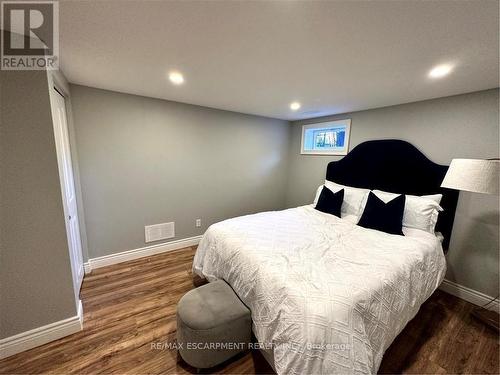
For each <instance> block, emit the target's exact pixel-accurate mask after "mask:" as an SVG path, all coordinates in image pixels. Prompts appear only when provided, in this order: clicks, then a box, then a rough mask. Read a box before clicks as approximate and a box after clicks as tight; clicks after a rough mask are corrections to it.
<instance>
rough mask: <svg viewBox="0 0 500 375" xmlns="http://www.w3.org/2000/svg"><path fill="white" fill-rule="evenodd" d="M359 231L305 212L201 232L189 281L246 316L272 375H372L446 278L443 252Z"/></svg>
mask: <svg viewBox="0 0 500 375" xmlns="http://www.w3.org/2000/svg"><path fill="white" fill-rule="evenodd" d="M404 232H405V236H398V235H390V234H386V233H383V232H379V231H376V230H371V229H365V228H362V227H359V226H357V225H355V224H354V223H353V221H352V220H345V219H340V218H337V217H335V216H332V215H328V214H325V213H322V212H319V211H317V210H315V209H314V208H313V207H312V206H303V207H297V208H292V209H288V210H284V211H273V212H263V213H259V214H255V215H248V216H242V217H237V218H234V219H229V220H226V221H222V222H220V223H217V224H214V225H212V226H210V227H209V228H208V230H207V231H206V233H205V235H204V236H203V238H202V239H201V242H200V244H199V246H198V250H197V252H196V255H195V258H194V263H193V271H194V272H195V273H196V274H198V275H200V276H202V277H205V278H207V279H208V280H209V281H213V280H216V279H224V280H225V281H227V282H228V283H229V284H230V285H231V287H232V288H233V290H234V291H235V292H236V293H237V295H238V296H239V298H240V299H241V300H242V301H243V303H245V304H246V305H247V306H248V307H249V308H250V310H251V312H252V321H253V330H254V333H255V336H256V338H257V340H258V343H259V344H258V345H259V346H260V348H261V349H267V350H268V351H270V352H271V354H272V358H273V359H274V363H272V365H273V367H274V368H275V370H276V372H277V373H278V374H305V373H314V374H333V373H342V374H345V373H363V374H368V373H376V372H377V370H378V368H379V366H380V362H381V360H382V356H383V354H384V352H385V350H386V349H387V348H388V347H389V345H390V344H391V343H392V341H393V340H394V338H395V337H396V336H397V335H398V334H399V332H400V331H401V330H402V329H403V328H404V327H405V325H406V324H407V323H408V321H410V320H411V319H412V318H413V317H414V316H415V315H416V313H417V312H418V309H419V307H420V305H421V304H422V303H423V302H424V301H425V300H426V299H427V298H428V297H429V296H430V295H431V294H432V293H433V292H434V290H435V289H436V288H437V287H438V286H439V284H440V283H441V282H442V280H443V278H444V274H445V271H446V263H445V259H444V255H443V251H442V248H441V242H440V240H439V238H437V237H436V236H434V235H432V234H430V233H426V232H423V231H419V230H407V229H405V230H404Z"/></svg>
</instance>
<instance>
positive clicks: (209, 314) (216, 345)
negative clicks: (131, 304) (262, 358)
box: [177, 280, 252, 369]
mask: <svg viewBox="0 0 500 375" xmlns="http://www.w3.org/2000/svg"><path fill="white" fill-rule="evenodd" d="M251 331H252V319H251V314H250V310H249V309H248V308H247V307H246V306H245V305H244V304H243V303H242V302H241V301H240V299H239V298H238V296H237V295H236V293H234V291H233V290H232V289H231V287H230V286H229V285H228V284H226V282H225V281H222V280H218V281H214V282H212V283H209V284H206V285H203V286H200V287H199V288H196V289H193V290H191V291H189V292H187V293H186V294H185V295H184V296H183V297H182V298H181V300H180V301H179V303H178V305H177V348H178V351H179V354H180V355H181V357H182V359H183V360H184V361H186V363H188V364H190V365H191V366H193V367H196V368H198V369H201V368H210V367H214V366H216V365H218V364H220V363H222V362H224V361H226V360H227V359H229V358H231V357H232V356H234V355H236V354H238V353H240V352H242V351H244V350H246V348H247V345H248V343H249V342H250V339H251Z"/></svg>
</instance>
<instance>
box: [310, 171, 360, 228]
mask: <svg viewBox="0 0 500 375" xmlns="http://www.w3.org/2000/svg"><path fill="white" fill-rule="evenodd" d="M323 186H326V187H327V188H328V189H330V190H331V191H333V192H334V193H336V192H337V191H339V190H342V189H344V202H343V203H342V208H341V217H345V216H347V215H354V216H356V217H357V218H358V220H359V217H360V216H361V214H362V213H363V209H364V207H365V204H366V199H367V198H368V193H369V192H370V190H369V189H360V188H355V187H350V186H344V185H340V184H337V183H335V182H332V181H328V180H326V181H325V185H322V186H320V187H319V188H318V190H317V191H316V199H315V200H314V204H316V202H317V201H318V198H319V194H320V193H321V188H322V187H323Z"/></svg>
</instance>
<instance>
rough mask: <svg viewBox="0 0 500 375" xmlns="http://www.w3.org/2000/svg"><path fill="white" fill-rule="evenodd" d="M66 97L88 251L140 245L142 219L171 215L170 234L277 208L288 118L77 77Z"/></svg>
mask: <svg viewBox="0 0 500 375" xmlns="http://www.w3.org/2000/svg"><path fill="white" fill-rule="evenodd" d="M71 95H72V106H73V116H74V122H75V130H76V144H77V148H78V157H79V167H80V175H81V189H82V195H83V206H84V210H85V224H86V228H87V239H88V252H89V257H90V258H95V257H99V256H103V255H108V254H113V253H116V252H121V251H125V250H130V249H135V248H139V247H143V246H146V245H148V244H145V242H144V226H145V225H150V224H156V223H163V222H169V221H174V222H175V230H176V237H175V238H174V240H175V239H183V238H187V237H191V236H196V235H200V234H202V233H203V232H204V231H205V230H206V228H207V227H208V226H209V225H210V224H212V223H214V222H217V221H220V220H223V219H226V218H230V217H234V216H239V215H244V214H248V213H254V212H258V211H263V210H274V209H282V208H284V206H285V194H284V192H285V186H286V176H287V156H288V142H289V123H288V122H286V121H280V120H273V119H268V118H263V117H257V116H249V115H244V114H239V113H234V112H226V111H220V110H215V109H208V108H203V107H198V106H192V105H186V104H180V103H174V102H168V101H164V100H158V99H151V98H146V97H140V96H135V95H127V94H120V93H116V92H111V91H105V90H99V89H94V88H89V87H84V86H77V85H71ZM197 218H201V220H202V227H201V228H196V227H195V219H197ZM151 244H154V243H151Z"/></svg>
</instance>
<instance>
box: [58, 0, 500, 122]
mask: <svg viewBox="0 0 500 375" xmlns="http://www.w3.org/2000/svg"><path fill="white" fill-rule="evenodd" d="M498 6H499V3H498V1H496V0H493V1H488V0H482V1H440V2H438V1H388V2H385V1H371V2H357V1H345V2H343V1H314V2H312V1H307V2H306V1H300V2H298V1H275V2H274V1H273V2H271V1H268V2H263V1H246V2H242V1H241V2H240V1H238V2H237V1H205V2H201V1H183V2H176V1H133V2H131V1H128V2H125V1H92V2H91V1H62V2H61V3H60V43H61V45H60V51H61V66H62V70H63V71H64V73H65V75H66V76H67V78H68V80H69V81H70V82H73V83H78V84H82V85H87V86H93V87H98V88H104V89H109V90H115V91H120V92H126V93H133V94H139V95H144V96H150V97H156V98H164V99H168V100H174V101H179V102H184V103H191V104H197V105H202V106H207V107H213V108H220V109H226V110H231V111H237V112H243V113H251V114H256V115H263V116H269V117H275V118H281V119H288V120H294V119H300V118H308V117H317V116H321V115H326V114H334V113H342V112H348V111H354V110H362V109H368V108H375V107H382V106H387V105H393V104H399V103H406V102H412V101H418V100H423V99H429V98H435V97H441V96H448V95H454V94H460V93H465V92H471V91H477V90H482V89H487V88H493V87H498V86H499V82H498V79H499V65H498V64H499V19H498V17H499V11H498V10H499V9H498ZM441 63H452V64H455V69H454V71H453V73H452V74H450V75H449V76H447V77H444V78H441V79H438V80H432V79H430V78H428V76H427V73H428V71H429V70H430V69H431V68H432V67H433V66H435V65H436V64H441ZM171 69H176V70H179V71H181V72H182V73H183V74H184V77H185V80H186V81H185V83H184V85H182V86H173V85H172V84H171V83H170V82H169V81H168V79H167V72H168V71H169V70H171ZM294 100H297V101H300V102H301V103H302V108H301V109H300V110H299V111H297V112H293V111H291V110H290V109H289V103H290V102H292V101H294Z"/></svg>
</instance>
